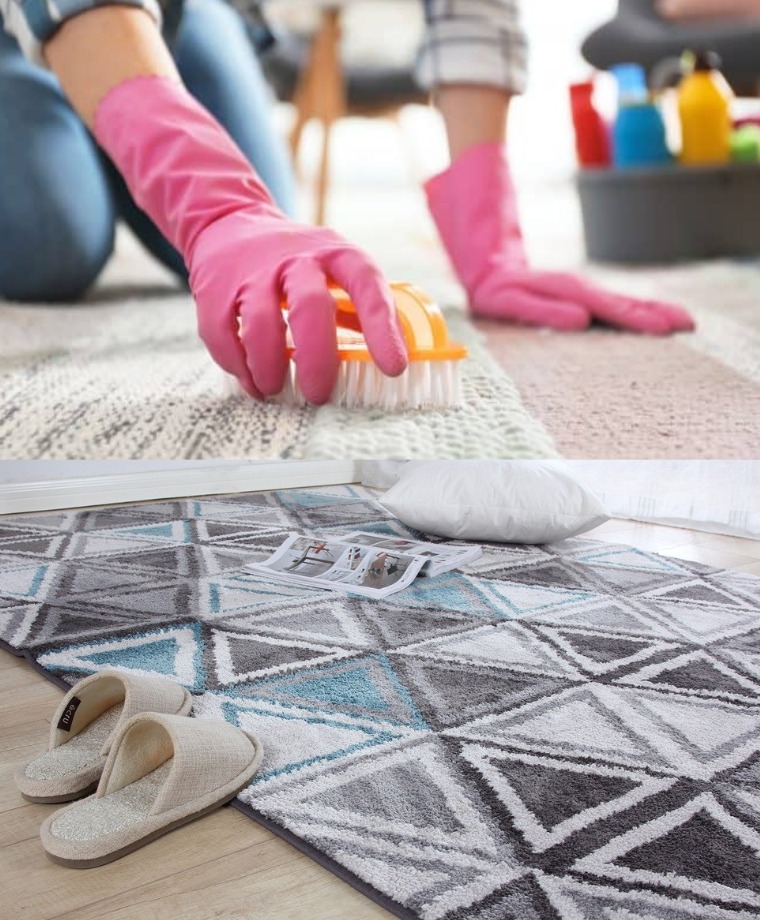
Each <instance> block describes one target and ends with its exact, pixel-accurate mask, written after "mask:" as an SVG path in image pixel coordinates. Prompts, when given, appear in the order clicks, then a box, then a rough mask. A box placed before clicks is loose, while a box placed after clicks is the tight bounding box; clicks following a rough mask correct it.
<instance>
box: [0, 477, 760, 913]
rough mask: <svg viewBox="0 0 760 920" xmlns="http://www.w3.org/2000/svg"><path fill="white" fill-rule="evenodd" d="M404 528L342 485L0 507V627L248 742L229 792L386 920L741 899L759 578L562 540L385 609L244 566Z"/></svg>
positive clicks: (747, 893)
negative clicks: (330, 541) (116, 503)
mask: <svg viewBox="0 0 760 920" xmlns="http://www.w3.org/2000/svg"><path fill="white" fill-rule="evenodd" d="M356 529H362V530H375V531H378V532H387V533H393V534H400V535H407V534H410V533H412V532H410V531H409V530H408V529H407V528H405V527H403V526H402V525H401V524H400V523H399V522H398V521H396V520H395V519H393V518H392V517H390V516H389V515H388V513H387V511H385V509H383V508H382V507H381V506H380V505H378V504H377V502H376V501H375V499H374V497H373V494H372V493H370V492H369V491H367V490H365V489H362V488H358V487H354V486H336V487H332V488H326V489H308V490H290V491H281V492H270V493H254V494H246V495H240V496H231V497H221V498H208V499H188V500H183V501H170V502H162V503H155V504H146V505H141V506H132V507H123V508H101V509H93V510H89V511H84V512H58V513H55V514H45V515H35V516H28V515H27V516H19V517H12V516H10V517H6V518H4V519H2V520H0V638H1V639H2V642H3V646H4V647H5V648H6V649H7V650H8V651H11V652H13V653H15V654H20V655H25V656H26V657H27V658H29V660H30V661H31V662H32V663H33V664H34V666H35V667H37V668H38V669H40V670H41V671H42V672H43V673H44V674H45V675H46V676H47V677H48V678H49V679H51V680H54V681H56V682H57V683H59V684H60V685H62V686H63V685H67V684H71V683H74V682H75V681H76V680H78V679H79V678H80V677H82V676H83V675H85V674H90V673H93V672H95V671H97V670H98V669H100V668H103V667H106V666H116V667H120V668H125V669H130V670H136V671H145V672H150V673H160V674H166V675H169V676H171V677H173V678H174V679H175V680H177V681H179V682H180V683H181V684H183V685H184V686H186V687H187V688H189V689H190V690H191V691H192V692H193V693H194V694H195V695H196V696H195V709H194V712H195V714H196V715H200V716H202V717H218V718H224V719H227V720H228V721H230V722H233V723H235V724H237V725H239V726H241V727H242V728H244V729H247V730H251V731H254V732H256V733H257V734H258V735H259V736H260V737H261V739H262V742H263V745H264V751H265V757H264V762H263V765H262V769H261V772H260V774H259V775H258V777H257V778H256V780H255V781H254V782H253V783H252V785H251V786H250V787H249V788H248V789H247V790H246V791H245V792H244V793H242V795H241V797H240V799H238V800H237V802H236V806H237V807H239V808H240V809H241V810H242V811H244V812H245V813H247V814H249V815H250V816H251V817H253V818H254V819H256V820H258V821H260V822H262V823H263V824H265V825H266V826H267V827H270V828H271V829H272V830H273V831H275V832H276V833H278V834H280V835H281V836H283V837H285V838H286V839H287V840H289V841H291V842H292V843H293V844H294V845H295V846H297V847H299V848H300V849H301V850H303V851H304V852H306V853H308V854H309V855H310V856H312V857H313V858H314V859H316V860H318V861H319V862H321V863H322V864H323V865H326V866H327V867H328V868H330V869H331V870H332V871H333V872H335V873H336V874H338V875H340V876H341V877H342V878H344V879H346V880H348V881H349V882H350V883H351V884H353V885H354V886H356V887H357V888H359V889H360V890H361V891H363V892H364V893H365V894H367V895H368V896H369V897H371V898H373V899H374V900H376V901H377V902H379V903H380V904H382V905H384V906H385V907H387V908H388V909H389V910H391V911H392V912H394V913H396V914H397V915H398V916H400V917H410V918H411V917H414V918H424V920H437V918H446V920H508V918H515V920H558V918H559V920H696V918H701V920H745V918H750V917H758V916H760V578H756V577H753V576H750V575H744V574H732V573H728V572H724V571H721V570H717V569H713V568H709V567H707V566H704V565H700V564H696V563H692V562H686V561H683V560H680V559H668V558H664V557H662V556H657V555H654V554H652V553H647V552H642V551H640V550H638V549H633V548H631V547H628V546H622V545H613V544H609V543H606V542H604V543H602V542H599V541H594V540H593V539H588V538H585V537H584V538H575V539H571V540H566V541H564V542H562V543H558V544H554V545H550V546H539V547H534V546H510V545H495V544H493V545H485V546H484V552H483V555H482V557H481V558H479V559H478V560H477V561H476V562H474V563H472V564H471V565H469V566H467V567H466V568H465V569H464V570H461V571H457V572H451V573H448V574H446V575H443V576H439V577H437V578H433V579H421V580H418V581H416V582H415V583H414V584H413V586H412V587H411V588H409V589H407V590H405V591H403V592H399V593H398V594H395V595H392V596H390V597H387V598H385V599H384V600H381V601H376V600H369V599H366V598H362V597H352V596H350V595H344V594H341V593H338V592H334V593H333V592H330V593H327V592H324V591H320V590H317V589H314V588H311V587H309V586H308V585H307V586H303V585H297V586H287V585H282V584H279V585H278V584H276V583H271V582H267V580H266V579H265V578H260V577H258V576H255V575H251V574H245V573H243V572H242V571H241V569H242V566H243V564H244V563H246V562H250V561H252V560H256V559H263V558H264V557H266V556H267V555H268V554H269V553H270V552H271V551H272V550H273V549H274V548H275V547H276V546H277V545H279V543H280V542H281V541H282V540H283V539H284V537H285V536H286V535H287V533H288V532H289V531H291V530H298V531H301V532H314V533H323V534H324V533H340V532H342V531H344V532H347V531H349V530H356Z"/></svg>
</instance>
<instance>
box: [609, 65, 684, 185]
mask: <svg viewBox="0 0 760 920" xmlns="http://www.w3.org/2000/svg"><path fill="white" fill-rule="evenodd" d="M612 74H613V75H614V77H615V79H616V80H617V84H618V113H617V117H616V118H615V123H614V125H613V128H612V159H613V162H614V164H615V166H617V167H619V168H622V169H627V168H631V167H637V166H661V165H664V164H665V163H669V162H670V161H671V159H672V158H671V155H670V151H669V150H668V145H667V142H666V140H665V124H664V122H663V120H662V115H661V114H660V110H659V109H658V108H657V106H656V105H655V103H654V102H652V100H651V98H650V95H649V90H648V89H647V82H646V75H645V74H644V69H643V68H642V67H640V66H639V65H638V64H618V66H617V67H613V68H612Z"/></svg>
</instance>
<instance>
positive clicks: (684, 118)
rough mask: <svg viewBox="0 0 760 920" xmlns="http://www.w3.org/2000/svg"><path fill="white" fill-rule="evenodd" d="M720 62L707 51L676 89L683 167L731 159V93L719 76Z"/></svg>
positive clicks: (702, 53) (696, 61)
mask: <svg viewBox="0 0 760 920" xmlns="http://www.w3.org/2000/svg"><path fill="white" fill-rule="evenodd" d="M719 68H720V58H719V57H718V55H717V54H715V53H713V52H711V51H706V52H699V53H697V54H696V55H695V56H694V68H693V70H692V72H691V73H690V74H687V76H685V77H684V78H683V80H681V83H680V85H679V87H678V112H679V115H680V119H681V136H682V147H681V157H680V160H681V162H682V163H683V164H684V165H687V166H696V165H701V164H708V163H727V162H728V161H729V160H730V158H731V129H732V124H731V113H730V103H731V98H732V94H731V89H730V88H729V86H728V84H727V83H726V81H725V80H724V78H723V76H722V74H721V73H720V70H719Z"/></svg>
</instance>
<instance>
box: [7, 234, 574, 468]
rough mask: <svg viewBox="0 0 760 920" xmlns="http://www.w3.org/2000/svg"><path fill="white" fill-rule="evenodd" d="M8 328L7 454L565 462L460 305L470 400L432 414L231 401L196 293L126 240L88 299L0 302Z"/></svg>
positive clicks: (459, 333)
mask: <svg viewBox="0 0 760 920" xmlns="http://www.w3.org/2000/svg"><path fill="white" fill-rule="evenodd" d="M135 279H138V281H137V283H136V282H135ZM151 279H154V280H153V282H152V286H151ZM140 280H142V282H143V283H142V284H141V283H140ZM0 328H2V329H3V330H4V334H3V337H2V339H0V458H4V459H43V458H49V459H122V458H131V459H219V458H224V459H236V458H256V459H263V458H266V459H272V458H287V459H338V458H343V459H345V458H371V457H386V456H394V457H414V458H429V457H447V458H452V459H465V458H477V457H481V456H492V457H503V458H533V457H554V456H556V455H557V454H556V450H555V448H554V445H553V444H552V440H551V438H550V437H549V436H548V435H547V433H546V431H545V430H544V428H543V427H542V426H541V424H540V423H538V422H537V421H536V420H535V419H534V418H533V417H532V416H531V415H530V414H529V413H528V412H526V410H525V408H524V407H523V405H522V403H521V400H520V396H519V393H518V392H517V389H516V388H515V386H514V384H513V383H512V381H511V380H510V379H509V377H508V376H507V375H506V373H505V372H504V371H503V370H501V369H500V367H499V365H498V364H497V363H496V362H495V361H494V359H493V358H492V356H491V355H490V354H489V352H488V351H487V349H486V348H485V347H484V345H483V342H482V338H481V336H480V335H479V334H478V333H477V332H476V330H475V329H474V328H473V327H472V325H471V324H470V323H469V322H468V320H467V319H466V317H465V316H464V314H462V313H461V311H458V310H454V311H453V315H452V316H451V320H450V329H451V333H452V335H453V336H454V337H455V338H457V339H458V340H460V341H462V342H463V343H464V344H466V345H467V346H468V348H469V351H470V357H469V359H468V360H467V361H466V362H463V371H462V373H463V392H464V405H463V406H462V407H460V408H457V409H451V410H445V411H444V410H441V411H426V412H422V411H415V412H397V413H388V412H383V411H381V410H368V411H349V410H346V409H337V408H334V407H332V406H325V407H322V408H320V409H306V408H290V407H284V406H280V405H276V404H272V403H267V404H263V403H260V402H256V401H254V400H251V399H248V398H247V397H245V396H243V397H230V396H227V395H225V393H224V386H223V381H222V374H221V372H220V371H219V369H218V368H217V367H216V365H214V364H213V362H212V361H211V360H210V358H209V357H208V356H207V354H206V352H205V349H204V348H203V346H202V344H201V343H200V341H199V340H198V337H197V335H196V331H195V311H194V307H193V304H192V300H191V298H190V296H189V295H188V294H186V293H184V292H182V291H180V290H178V289H177V288H176V287H173V286H169V285H167V279H166V278H165V277H164V278H162V277H161V275H160V274H159V273H157V272H156V269H155V267H154V266H152V265H151V264H150V263H149V261H148V260H147V259H146V257H145V256H144V255H143V254H142V253H141V252H140V251H139V250H138V249H137V247H136V245H135V243H134V242H133V241H132V240H130V239H129V238H128V237H125V236H122V237H121V239H120V241H119V253H118V256H117V258H115V259H114V260H113V261H112V263H111V265H110V266H109V269H108V271H107V273H106V276H105V277H104V279H103V280H102V282H101V284H100V285H99V287H98V288H97V289H96V290H95V291H94V292H93V294H92V296H91V298H90V300H89V301H88V302H87V303H83V304H80V305H77V306H44V305H39V306H19V305H11V304H5V305H2V304H0Z"/></svg>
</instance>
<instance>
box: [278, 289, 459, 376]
mask: <svg viewBox="0 0 760 920" xmlns="http://www.w3.org/2000/svg"><path fill="white" fill-rule="evenodd" d="M330 289H331V291H332V294H333V296H334V297H335V300H336V304H337V314H336V321H337V326H338V352H339V355H340V357H341V359H343V360H346V361H371V360H372V356H371V355H370V353H369V351H368V349H367V345H366V342H365V341H364V338H363V336H362V334H361V323H360V322H359V317H358V315H357V312H356V307H355V306H354V304H353V303H352V301H351V298H350V297H349V296H348V294H347V293H346V292H345V291H344V290H343V289H342V288H339V287H337V286H334V285H331V288H330ZM391 291H392V293H393V299H394V301H395V304H396V310H397V312H398V318H399V322H400V324H401V331H402V332H403V335H404V340H405V341H406V347H407V351H408V352H409V359H410V360H411V361H458V360H460V359H461V358H465V357H467V349H466V348H465V347H464V346H463V345H460V344H459V343H458V342H452V340H451V339H450V338H449V332H448V329H447V328H446V321H445V320H444V318H443V314H442V313H441V310H440V307H439V306H438V305H437V304H436V303H434V302H433V301H432V300H431V299H430V298H429V297H428V296H427V294H425V293H424V291H422V290H420V288H418V287H415V286H414V285H413V284H408V283H406V282H401V281H396V282H392V283H391ZM284 310H285V311H287V306H286V305H284Z"/></svg>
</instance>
